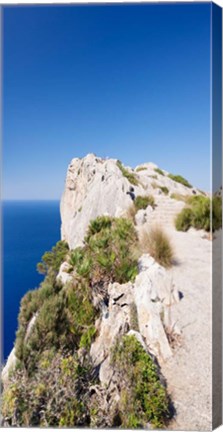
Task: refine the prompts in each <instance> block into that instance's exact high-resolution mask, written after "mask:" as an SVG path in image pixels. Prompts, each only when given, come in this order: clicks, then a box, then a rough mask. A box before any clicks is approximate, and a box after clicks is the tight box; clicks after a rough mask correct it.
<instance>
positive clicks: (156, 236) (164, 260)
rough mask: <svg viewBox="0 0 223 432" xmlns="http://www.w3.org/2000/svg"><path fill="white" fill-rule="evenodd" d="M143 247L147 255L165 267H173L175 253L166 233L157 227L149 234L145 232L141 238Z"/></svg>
mask: <svg viewBox="0 0 223 432" xmlns="http://www.w3.org/2000/svg"><path fill="white" fill-rule="evenodd" d="M141 247H142V250H143V251H144V252H146V253H149V254H150V255H151V256H152V257H153V258H154V259H155V261H157V262H158V263H159V264H160V265H162V266H163V267H166V268H168V267H171V266H172V264H173V259H174V252H173V248H172V246H171V243H170V240H169V238H168V236H167V235H166V234H165V232H164V231H163V230H162V229H161V228H159V227H155V228H153V229H151V230H150V231H149V232H147V231H144V232H143V235H142V236H141Z"/></svg>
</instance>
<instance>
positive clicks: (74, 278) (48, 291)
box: [2, 155, 208, 428]
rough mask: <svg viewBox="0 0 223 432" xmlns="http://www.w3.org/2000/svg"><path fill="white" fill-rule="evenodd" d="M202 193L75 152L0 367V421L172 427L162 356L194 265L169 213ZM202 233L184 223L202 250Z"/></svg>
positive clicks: (153, 171) (158, 173)
mask: <svg viewBox="0 0 223 432" xmlns="http://www.w3.org/2000/svg"><path fill="white" fill-rule="evenodd" d="M176 180H177V181H176ZM182 183H184V184H182ZM198 195H199V196H200V192H199V191H198V190H197V189H195V188H192V187H191V186H190V185H189V184H188V183H187V181H186V180H185V179H182V177H179V176H178V177H174V176H172V178H171V176H169V174H168V173H167V172H166V171H162V170H160V169H159V168H158V167H157V166H156V165H154V164H152V163H145V164H143V165H141V166H138V167H136V168H135V169H134V170H133V169H131V168H127V167H124V166H123V165H122V164H121V163H120V162H119V161H116V160H113V159H108V160H107V159H101V158H98V157H96V156H94V155H88V156H86V157H85V158H83V159H73V160H72V161H71V164H70V165H69V167H68V172H67V177H66V184H65V190H64V193H63V197H62V200H61V218H62V227H61V238H62V241H61V242H58V243H57V245H56V246H55V247H54V248H53V249H52V251H50V252H48V253H46V254H45V255H44V256H43V258H42V263H40V265H39V269H40V271H41V272H43V273H45V274H46V276H45V280H44V282H43V283H42V284H41V286H40V287H39V289H38V290H34V291H32V292H29V293H27V295H26V296H25V297H24V298H23V300H22V302H21V309H20V315H19V330H18V333H17V339H16V344H15V348H14V349H13V351H12V355H11V356H10V358H9V361H8V362H7V364H6V366H5V368H4V370H3V374H2V380H3V382H4V393H3V424H4V425H14V426H67V427H72V426H90V427H115V426H122V427H125V428H136V427H147V428H151V427H162V428H163V427H164V426H166V425H167V423H168V422H169V420H170V418H171V416H172V415H173V412H174V410H173V406H171V403H170V397H169V396H168V393H167V388H166V385H165V380H164V379H163V376H162V370H161V369H160V367H159V366H158V363H159V364H160V365H162V367H163V368H164V366H165V364H168V362H171V361H173V362H174V360H171V359H173V358H175V353H176V351H175V350H176V347H177V348H179V345H180V341H181V338H182V333H181V324H182V323H181V321H182V319H181V313H182V310H181V309H179V305H181V299H182V298H183V295H184V294H183V293H182V290H183V291H184V286H185V290H186V289H187V287H188V286H190V280H189V278H190V267H191V266H192V264H191V262H190V266H187V265H186V266H185V268H184V267H183V266H182V264H181V261H180V260H179V257H178V255H180V253H179V250H178V252H177V254H176V251H175V244H178V243H179V242H181V241H182V242H184V243H185V245H186V243H187V238H186V237H183V238H182V239H181V238H180V237H179V238H178V237H177V236H176V230H175V227H174V219H175V216H176V214H177V213H179V212H180V211H181V210H182V209H183V208H184V206H185V199H186V197H187V198H188V196H189V197H191V196H198ZM165 231H167V233H168V235H169V237H168V235H167V234H166V233H165ZM180 234H183V235H184V236H188V235H189V234H187V233H180ZM201 234H202V235H203V232H202V233H201V232H200V233H199V234H197V233H196V232H195V231H193V230H192V231H191V232H190V239H189V240H190V241H191V242H192V243H193V244H195V245H198V246H199V247H198V249H197V247H194V249H193V250H194V251H195V252H196V251H197V250H198V253H200V252H199V251H200V249H199V248H200V244H201V242H202V241H203V240H201ZM66 242H67V243H68V245H69V248H68V246H67V244H66ZM177 242H178V243H177ZM182 250H183V249H182ZM207 256H208V255H207ZM186 259H187V258H185V257H184V256H183V258H182V262H183V261H184V260H186ZM193 261H194V260H192V262H193ZM180 266H181V267H182V268H181V267H180ZM184 272H186V276H185V274H184ZM187 272H188V273H187ZM202 274H203V273H202ZM206 279H208V278H206ZM191 285H192V289H193V286H194V281H192V282H191ZM179 310H180V312H179ZM188 310H189V311H190V305H189V307H188ZM189 313H190V312H189ZM189 313H188V314H189ZM191 320H192V317H191ZM191 340H194V338H192V339H191ZM187 360H188V359H185V356H180V357H179V358H178V360H177V362H179V364H180V362H182V364H183V365H185V363H188V364H189V361H187ZM157 362H158V363H157ZM163 370H165V368H164V369H163ZM9 371H11V374H9ZM142 371H143V375H142ZM166 371H167V372H166V373H167V375H168V373H169V371H168V368H166ZM172 379H173V381H174V378H173V377H172V376H171V380H172ZM49 389H50V390H49ZM185 406H187V404H185ZM182 424H183V423H182ZM182 424H181V425H182ZM184 428H186V427H184Z"/></svg>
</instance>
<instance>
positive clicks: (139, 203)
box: [134, 195, 155, 211]
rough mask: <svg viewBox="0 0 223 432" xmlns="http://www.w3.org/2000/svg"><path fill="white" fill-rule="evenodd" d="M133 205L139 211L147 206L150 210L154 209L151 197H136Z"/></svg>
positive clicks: (153, 201)
mask: <svg viewBox="0 0 223 432" xmlns="http://www.w3.org/2000/svg"><path fill="white" fill-rule="evenodd" d="M134 205H135V208H136V210H137V211H138V210H140V209H146V208H147V207H148V206H149V205H150V206H151V207H152V208H155V200H154V197H153V196H152V195H149V196H140V195H138V196H137V197H136V199H135V200H134Z"/></svg>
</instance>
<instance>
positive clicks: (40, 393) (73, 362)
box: [2, 351, 94, 427]
mask: <svg viewBox="0 0 223 432" xmlns="http://www.w3.org/2000/svg"><path fill="white" fill-rule="evenodd" d="M51 354H52V353H51V352H45V353H44V361H42V363H40V365H39V368H38V370H37V371H36V374H35V375H34V376H33V377H29V376H27V374H26V372H25V371H24V370H23V371H21V370H20V371H17V372H15V373H14V375H13V377H12V378H11V380H10V382H9V384H8V386H7V388H6V390H5V391H4V394H3V400H2V415H3V417H4V418H7V421H8V423H9V425H10V426H17V427H31V426H36V427H62V426H66V427H75V426H76V427H78V426H79V427H81V426H83V425H85V426H89V423H90V413H89V409H88V406H87V403H86V400H87V399H90V396H89V388H90V385H91V384H92V383H94V381H93V380H92V378H91V373H90V370H91V369H90V367H91V366H90V365H88V364H86V362H85V365H84V366H82V365H80V363H79V360H78V358H77V356H76V355H75V354H73V353H63V352H61V351H59V352H56V353H54V355H53V356H52V355H51Z"/></svg>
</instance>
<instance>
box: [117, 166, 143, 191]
mask: <svg viewBox="0 0 223 432" xmlns="http://www.w3.org/2000/svg"><path fill="white" fill-rule="evenodd" d="M117 166H118V168H119V169H120V171H121V172H122V174H123V176H124V177H126V178H127V180H128V181H129V183H131V184H133V185H134V186H138V184H139V181H138V179H137V177H136V176H135V174H134V173H130V172H129V171H128V170H127V169H126V168H125V167H124V166H123V165H122V163H121V161H117Z"/></svg>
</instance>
